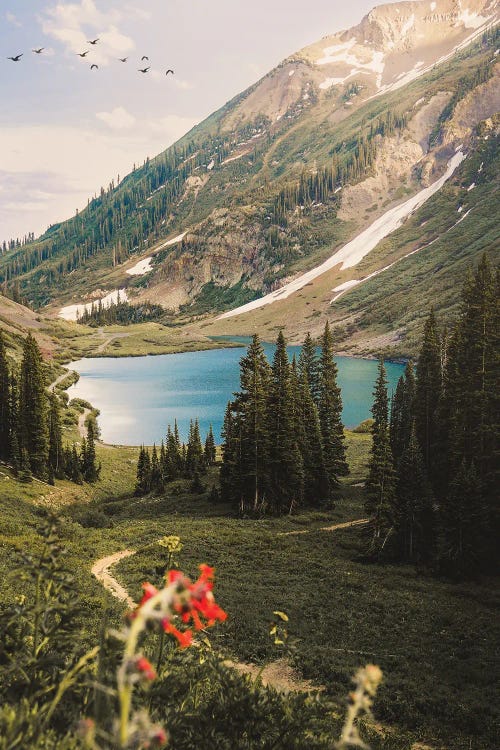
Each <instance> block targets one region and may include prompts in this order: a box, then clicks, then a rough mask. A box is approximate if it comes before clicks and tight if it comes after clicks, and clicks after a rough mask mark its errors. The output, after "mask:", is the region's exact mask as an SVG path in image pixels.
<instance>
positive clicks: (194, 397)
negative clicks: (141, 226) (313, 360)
mask: <svg viewBox="0 0 500 750" xmlns="http://www.w3.org/2000/svg"><path fill="white" fill-rule="evenodd" d="M233 340H234V339H233ZM264 349H265V351H266V354H267V356H268V357H269V359H272V356H273V353H274V346H273V345H271V344H264ZM299 352H300V347H296V346H295V347H294V346H291V347H289V354H290V357H291V356H293V354H294V353H295V354H296V355H297V356H298V354H299ZM243 353H244V351H243V350H242V349H213V350H209V351H204V352H186V353H183V354H167V355H161V356H157V357H127V358H117V359H113V358H96V359H82V360H79V361H78V362H73V363H72V364H71V365H69V367H70V368H71V369H73V370H76V371H77V372H78V373H80V380H79V381H78V383H76V384H75V385H74V386H72V387H71V388H69V389H68V394H69V396H70V398H76V397H78V398H83V399H86V400H87V401H90V402H91V403H92V404H93V405H94V406H96V407H97V408H98V409H99V410H100V412H101V415H100V417H99V425H100V427H101V436H102V439H103V440H104V441H105V442H106V443H114V444H121V445H140V444H141V443H144V444H146V445H152V444H153V443H154V442H156V443H157V444H158V443H160V442H161V440H162V438H163V437H164V436H165V432H166V429H167V424H173V422H174V419H177V422H178V424H179V430H180V433H181V438H182V439H183V440H186V439H187V436H188V432H189V420H190V419H194V418H196V417H197V418H198V419H199V420H200V430H201V433H202V438H204V436H205V435H206V433H207V431H208V428H209V425H210V424H212V425H213V429H214V434H215V436H216V440H219V438H220V431H221V428H222V422H223V419H224V411H225V409H226V405H227V402H228V401H229V399H230V398H232V394H233V393H234V392H235V391H237V390H238V388H239V361H240V358H241V356H242V354H243ZM336 361H337V364H338V368H339V385H340V387H341V389H342V399H343V403H344V411H343V420H344V424H345V425H346V426H347V427H353V426H355V425H357V424H359V423H360V422H362V421H363V420H364V419H367V418H368V417H369V416H370V407H371V403H372V390H373V384H374V382H375V378H376V374H377V363H376V362H375V361H372V360H364V359H354V358H351V357H338V358H337V360H336ZM386 367H387V376H388V380H389V393H390V392H391V389H394V388H395V387H396V383H397V380H398V378H399V377H400V375H401V374H402V372H403V369H404V367H403V365H399V364H394V363H391V362H388V363H387V365H386Z"/></svg>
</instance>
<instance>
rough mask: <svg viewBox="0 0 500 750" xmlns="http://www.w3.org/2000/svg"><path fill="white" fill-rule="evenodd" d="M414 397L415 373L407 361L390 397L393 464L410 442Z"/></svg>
mask: <svg viewBox="0 0 500 750" xmlns="http://www.w3.org/2000/svg"><path fill="white" fill-rule="evenodd" d="M414 399H415V374H414V370H413V363H412V362H411V361H409V362H408V363H407V365H406V368H405V372H404V375H402V376H401V377H400V379H399V381H398V384H397V386H396V392H395V394H394V396H393V399H392V406H391V420H390V435H391V450H392V455H393V458H394V465H395V466H396V467H397V466H399V462H400V461H401V458H402V456H403V453H404V452H405V450H406V448H407V447H408V444H409V442H410V435H411V430H412V424H413V402H414Z"/></svg>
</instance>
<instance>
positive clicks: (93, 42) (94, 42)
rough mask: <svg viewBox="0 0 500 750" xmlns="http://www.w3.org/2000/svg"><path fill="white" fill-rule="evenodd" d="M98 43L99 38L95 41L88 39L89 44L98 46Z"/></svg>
mask: <svg viewBox="0 0 500 750" xmlns="http://www.w3.org/2000/svg"><path fill="white" fill-rule="evenodd" d="M98 41H99V37H97V39H93V40H92V39H87V44H97V42H98Z"/></svg>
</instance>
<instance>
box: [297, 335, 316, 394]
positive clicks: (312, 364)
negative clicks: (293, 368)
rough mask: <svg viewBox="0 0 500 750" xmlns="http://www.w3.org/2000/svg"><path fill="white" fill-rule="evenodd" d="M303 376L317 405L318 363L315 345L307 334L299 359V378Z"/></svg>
mask: <svg viewBox="0 0 500 750" xmlns="http://www.w3.org/2000/svg"><path fill="white" fill-rule="evenodd" d="M304 375H306V377H307V382H308V383H309V388H310V391H311V396H312V398H313V401H314V403H315V404H316V405H317V404H318V403H319V362H318V356H317V354H316V345H315V343H314V341H313V339H312V337H311V334H310V333H308V334H307V336H306V338H305V340H304V343H303V344H302V348H301V351H300V357H299V377H300V378H302V377H303V376H304Z"/></svg>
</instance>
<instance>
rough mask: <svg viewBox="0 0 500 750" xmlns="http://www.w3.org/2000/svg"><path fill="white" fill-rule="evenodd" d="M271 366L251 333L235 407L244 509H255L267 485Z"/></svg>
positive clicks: (255, 336) (243, 360) (242, 364)
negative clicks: (238, 432)
mask: <svg viewBox="0 0 500 750" xmlns="http://www.w3.org/2000/svg"><path fill="white" fill-rule="evenodd" d="M270 380H271V368H270V367H269V363H268V361H267V359H266V355H265V354H264V350H263V348H262V345H261V343H260V340H259V337H258V336H257V335H254V337H253V339H252V343H251V344H250V346H249V347H248V351H247V353H246V355H245V356H244V357H242V359H241V361H240V389H241V390H240V391H239V393H237V394H235V402H236V403H235V406H236V409H237V411H238V413H239V420H240V452H241V462H240V467H239V471H240V491H241V504H242V506H243V507H244V508H251V509H253V510H257V509H258V508H259V506H260V505H261V503H262V502H263V500H264V498H265V493H266V487H267V485H268V456H269V437H270V436H269V424H268V415H267V405H268V400H269V387H270Z"/></svg>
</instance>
